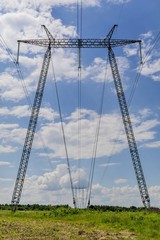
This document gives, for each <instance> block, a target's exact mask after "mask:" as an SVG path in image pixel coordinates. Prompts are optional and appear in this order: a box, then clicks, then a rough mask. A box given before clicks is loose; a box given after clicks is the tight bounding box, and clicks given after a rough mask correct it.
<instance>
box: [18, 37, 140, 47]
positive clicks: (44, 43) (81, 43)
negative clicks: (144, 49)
mask: <svg viewBox="0 0 160 240" xmlns="http://www.w3.org/2000/svg"><path fill="white" fill-rule="evenodd" d="M140 42H141V41H140V40H127V39H111V40H109V39H107V38H104V39H52V40H50V39H30V40H18V43H26V44H31V45H36V46H40V47H48V45H49V44H50V46H51V48H109V47H110V46H111V47H119V46H124V45H128V44H133V43H140Z"/></svg>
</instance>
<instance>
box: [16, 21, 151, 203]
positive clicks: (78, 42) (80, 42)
mask: <svg viewBox="0 0 160 240" xmlns="http://www.w3.org/2000/svg"><path fill="white" fill-rule="evenodd" d="M116 26H117V25H114V26H113V28H112V29H111V30H110V32H109V33H108V35H107V37H106V38H104V39H54V38H53V37H52V35H51V34H50V32H49V31H48V29H47V28H46V27H45V26H44V25H43V27H44V29H45V31H46V33H47V36H48V39H30V40H18V44H20V43H26V44H31V45H36V46H40V47H46V48H47V51H46V54H45V56H44V61H43V65H42V70H41V74H40V78H39V83H38V88H37V91H36V95H35V100H34V104H33V108H32V113H31V117H30V122H29V126H28V131H27V135H26V139H25V143H24V148H23V152H22V158H21V162H20V166H19V170H18V175H17V179H16V183H15V188H14V192H13V196H12V204H13V205H17V204H19V201H20V197H21V193H22V188H23V183H24V179H25V174H26V171H27V165H28V161H29V157H30V152H31V148H32V143H33V138H34V133H35V129H36V124H37V119H38V113H39V109H40V105H41V100H42V96H43V90H44V86H45V82H46V77H47V72H48V67H49V62H50V57H51V48H55V49H57V48H78V49H79V52H80V49H81V48H105V49H108V53H109V61H110V66H111V70H112V75H113V79H114V83H115V88H116V92H117V97H118V101H119V105H120V110H121V114H122V119H123V124H124V128H125V132H126V136H127V140H128V145H129V149H130V153H131V158H132V162H133V166H134V170H135V175H136V179H137V183H138V187H139V191H140V195H141V199H142V202H143V205H144V207H150V198H149V194H148V190H147V185H146V182H145V178H144V174H143V170H142V166H141V162H140V157H139V154H138V149H137V145H136V141H135V137H134V133H133V128H132V124H131V120H130V116H129V111H128V107H127V103H126V99H125V95H124V91H123V87H122V83H121V79H120V74H119V71H118V66H117V63H116V58H115V55H114V52H113V50H112V48H114V47H119V46H124V45H128V44H133V43H140V42H141V41H140V40H128V39H112V35H113V32H114V30H115V28H116ZM68 167H69V165H68ZM69 174H70V181H71V188H72V195H73V203H74V206H75V207H76V199H75V197H74V187H73V183H72V178H71V172H70V168H69ZM88 202H90V199H89V201H88Z"/></svg>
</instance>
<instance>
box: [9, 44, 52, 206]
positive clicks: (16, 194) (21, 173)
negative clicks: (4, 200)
mask: <svg viewBox="0 0 160 240" xmlns="http://www.w3.org/2000/svg"><path fill="white" fill-rule="evenodd" d="M50 59H51V47H50V45H48V47H47V51H46V53H45V55H44V59H43V65H42V69H41V73H40V78H39V82H38V87H37V91H36V95H35V98H34V102H33V106H32V112H31V117H30V121H29V125H28V130H27V134H26V138H25V142H24V147H23V151H22V156H21V161H20V166H19V170H18V174H17V178H16V183H15V187H14V191H13V195H12V202H11V203H12V205H17V204H19V201H20V197H21V193H22V188H23V183H24V179H25V175H26V171H27V166H28V161H29V157H30V153H31V148H32V143H33V138H34V134H35V130H36V125H37V120H38V114H39V110H40V106H41V101H42V96H43V91H44V87H45V83H46V78H47V73H48V68H49V63H50Z"/></svg>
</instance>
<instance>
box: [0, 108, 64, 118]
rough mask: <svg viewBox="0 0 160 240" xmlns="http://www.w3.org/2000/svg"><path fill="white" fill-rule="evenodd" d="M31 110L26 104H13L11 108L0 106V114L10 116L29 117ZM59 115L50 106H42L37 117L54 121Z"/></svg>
mask: <svg viewBox="0 0 160 240" xmlns="http://www.w3.org/2000/svg"><path fill="white" fill-rule="evenodd" d="M30 115H31V110H30V108H29V106H28V105H22V106H15V107H12V108H8V107H2V108H1V109H0V116H3V117H6V116H12V117H17V118H23V117H29V116H30ZM58 116H59V115H58V113H56V112H55V111H54V110H53V109H52V108H49V107H42V108H41V109H40V114H39V117H40V118H42V119H45V120H48V121H54V119H55V118H57V117H58Z"/></svg>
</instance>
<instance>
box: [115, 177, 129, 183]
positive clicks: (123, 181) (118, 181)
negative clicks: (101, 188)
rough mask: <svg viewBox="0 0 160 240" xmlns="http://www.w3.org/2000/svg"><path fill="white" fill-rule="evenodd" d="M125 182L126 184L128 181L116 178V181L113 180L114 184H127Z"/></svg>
mask: <svg viewBox="0 0 160 240" xmlns="http://www.w3.org/2000/svg"><path fill="white" fill-rule="evenodd" d="M127 182H128V180H127V179H125V178H118V179H115V180H114V183H115V184H123V183H127Z"/></svg>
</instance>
